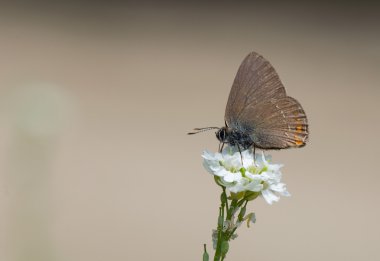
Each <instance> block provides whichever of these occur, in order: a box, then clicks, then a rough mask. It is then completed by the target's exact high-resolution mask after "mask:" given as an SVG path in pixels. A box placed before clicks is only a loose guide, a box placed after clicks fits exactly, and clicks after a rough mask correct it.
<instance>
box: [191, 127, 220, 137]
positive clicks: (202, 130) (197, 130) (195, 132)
mask: <svg viewBox="0 0 380 261" xmlns="http://www.w3.org/2000/svg"><path fill="white" fill-rule="evenodd" d="M214 129H220V128H219V127H206V128H195V129H194V131H193V132H188V133H187V134H188V135H193V134H197V133H200V132H204V131H208V130H214Z"/></svg>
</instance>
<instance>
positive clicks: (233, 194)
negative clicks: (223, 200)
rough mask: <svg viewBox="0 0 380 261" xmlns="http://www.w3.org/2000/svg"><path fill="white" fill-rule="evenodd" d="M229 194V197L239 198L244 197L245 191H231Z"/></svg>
mask: <svg viewBox="0 0 380 261" xmlns="http://www.w3.org/2000/svg"><path fill="white" fill-rule="evenodd" d="M230 194H231V196H230V198H231V199H235V200H239V199H242V198H244V195H245V191H242V192H238V193H233V192H231V193H230Z"/></svg>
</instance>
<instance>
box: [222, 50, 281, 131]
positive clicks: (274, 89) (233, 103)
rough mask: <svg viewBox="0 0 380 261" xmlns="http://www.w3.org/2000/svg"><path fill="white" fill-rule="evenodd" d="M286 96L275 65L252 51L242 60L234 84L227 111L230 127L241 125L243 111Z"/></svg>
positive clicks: (226, 119)
mask: <svg viewBox="0 0 380 261" xmlns="http://www.w3.org/2000/svg"><path fill="white" fill-rule="evenodd" d="M281 97H286V93H285V88H284V86H283V85H282V83H281V81H280V78H279V77H278V75H277V73H276V71H275V70H274V68H273V66H272V65H271V64H270V63H269V62H268V61H267V60H266V59H265V58H263V57H262V56H261V55H259V54H257V53H255V52H252V53H250V54H249V55H248V56H247V57H246V58H245V59H244V60H243V62H242V64H241V65H240V67H239V70H238V72H237V74H236V77H235V80H234V82H233V84H232V88H231V92H230V95H229V97H228V102H227V106H226V112H225V121H226V122H227V125H228V126H230V127H234V126H235V127H239V122H241V121H244V120H245V119H242V113H243V112H244V111H245V110H246V109H247V108H248V107H255V106H258V105H259V104H260V103H263V102H265V101H267V100H270V99H271V98H277V99H279V98H281Z"/></svg>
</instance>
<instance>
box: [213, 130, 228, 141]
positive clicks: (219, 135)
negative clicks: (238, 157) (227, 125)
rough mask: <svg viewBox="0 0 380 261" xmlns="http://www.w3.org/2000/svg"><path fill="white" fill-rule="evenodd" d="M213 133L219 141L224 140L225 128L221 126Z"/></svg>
mask: <svg viewBox="0 0 380 261" xmlns="http://www.w3.org/2000/svg"><path fill="white" fill-rule="evenodd" d="M215 134H216V137H217V138H218V140H219V141H220V142H223V141H225V139H226V129H224V128H221V129H219V130H218V131H217V132H216V133H215Z"/></svg>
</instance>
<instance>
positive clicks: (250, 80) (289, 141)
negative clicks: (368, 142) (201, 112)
mask: <svg viewBox="0 0 380 261" xmlns="http://www.w3.org/2000/svg"><path fill="white" fill-rule="evenodd" d="M224 120H225V126H223V127H221V128H219V127H206V128H195V129H194V131H193V132H190V133H188V134H196V133H199V132H203V131H207V130H211V129H217V131H216V133H215V134H216V137H217V139H218V140H219V141H220V144H221V148H223V146H224V144H228V145H231V146H237V147H238V149H239V151H240V150H241V149H249V148H253V150H255V148H259V149H262V150H271V149H275V150H278V149H287V148H299V147H303V146H305V145H306V142H307V140H308V137H309V130H308V120H307V117H306V114H305V111H304V110H303V108H302V106H301V104H300V103H299V102H298V101H297V100H296V99H294V98H292V97H290V96H288V95H286V92H285V88H284V86H283V84H282V83H281V81H280V78H279V76H278V74H277V73H276V71H275V69H274V68H273V66H272V65H271V64H270V63H269V62H268V61H267V60H266V59H265V58H264V57H263V56H261V55H260V54H258V53H256V52H251V53H250V54H248V55H247V56H246V57H245V59H244V60H243V62H242V63H241V65H240V67H239V70H238V72H237V74H236V77H235V80H234V82H233V84H232V88H231V91H230V94H229V97H228V101H227V106H226V111H225V116H224Z"/></svg>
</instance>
